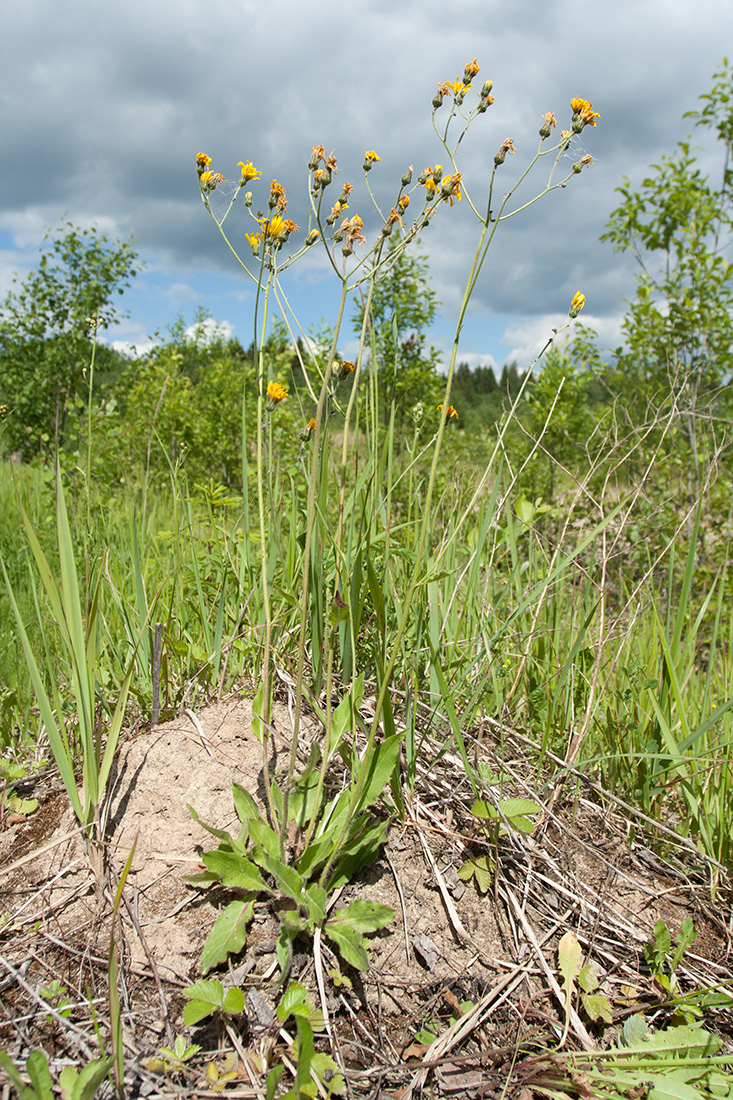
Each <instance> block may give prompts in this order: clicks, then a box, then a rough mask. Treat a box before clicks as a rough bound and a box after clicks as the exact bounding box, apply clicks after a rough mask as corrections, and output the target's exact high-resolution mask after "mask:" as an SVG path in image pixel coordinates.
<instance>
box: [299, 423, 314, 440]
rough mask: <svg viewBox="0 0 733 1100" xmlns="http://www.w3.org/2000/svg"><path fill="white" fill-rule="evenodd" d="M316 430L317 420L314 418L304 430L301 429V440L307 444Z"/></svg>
mask: <svg viewBox="0 0 733 1100" xmlns="http://www.w3.org/2000/svg"><path fill="white" fill-rule="evenodd" d="M315 430H316V418H315V417H314V416H312V417H311V418H310V420H309V421H308V423H307V424H306V425H305V427H304V428H301V429H300V433H299V434H300V438H301V439H302V440H303V442H304V443H307V442H308V440H309V439H310V438H311V436H312V435H313V433H314V432H315Z"/></svg>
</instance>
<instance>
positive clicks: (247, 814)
mask: <svg viewBox="0 0 733 1100" xmlns="http://www.w3.org/2000/svg"><path fill="white" fill-rule="evenodd" d="M232 797H233V798H234V809H235V810H236V811H237V817H238V818H239V820H240V821H241V822H242V824H243V825H247V824H249V822H250V821H256V820H257V819H258V818H260V817H262V811H261V810H260V807H259V806H258V805H257V803H256V802H255V800H254V798H253V797H252V795H251V794H250V793H249V791H247V790H245V789H244V787H240V785H239V783H233V784H232Z"/></svg>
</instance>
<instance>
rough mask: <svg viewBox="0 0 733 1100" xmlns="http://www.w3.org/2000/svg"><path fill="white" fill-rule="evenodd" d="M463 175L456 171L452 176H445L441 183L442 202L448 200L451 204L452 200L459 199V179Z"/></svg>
mask: <svg viewBox="0 0 733 1100" xmlns="http://www.w3.org/2000/svg"><path fill="white" fill-rule="evenodd" d="M462 179H463V176H462V174H461V173H460V172H456V173H455V175H453V176H446V177H445V179H444V180H443V183H442V184H441V188H440V194H441V196H442V198H443V201H444V202H450V204H451V206H452V205H453V202H454V200H456V199H457V200H458V202H460V201H461V194H462V192H461V180H462Z"/></svg>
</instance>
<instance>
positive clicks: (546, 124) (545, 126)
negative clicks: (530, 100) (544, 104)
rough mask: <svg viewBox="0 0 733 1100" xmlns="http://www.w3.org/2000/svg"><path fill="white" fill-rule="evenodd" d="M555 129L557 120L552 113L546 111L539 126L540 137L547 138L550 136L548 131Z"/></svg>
mask: <svg viewBox="0 0 733 1100" xmlns="http://www.w3.org/2000/svg"><path fill="white" fill-rule="evenodd" d="M551 129H552V130H555V129H557V119H556V118H555V116H554V114H553V113H552V111H546V112H545V114H544V115H543V116H542V125H541V126H540V137H541V138H548V137H549V136H550V130H551Z"/></svg>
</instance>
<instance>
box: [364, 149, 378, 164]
mask: <svg viewBox="0 0 733 1100" xmlns="http://www.w3.org/2000/svg"><path fill="white" fill-rule="evenodd" d="M381 159H382V158H381V157H380V156H379V155H378V154H377V153H375V152H374V150H373V149H368V150H367V152H366V153H365V154H364V160H368V161H371V162H372V163H374V161H375V160H381Z"/></svg>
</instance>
